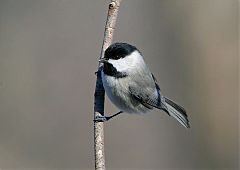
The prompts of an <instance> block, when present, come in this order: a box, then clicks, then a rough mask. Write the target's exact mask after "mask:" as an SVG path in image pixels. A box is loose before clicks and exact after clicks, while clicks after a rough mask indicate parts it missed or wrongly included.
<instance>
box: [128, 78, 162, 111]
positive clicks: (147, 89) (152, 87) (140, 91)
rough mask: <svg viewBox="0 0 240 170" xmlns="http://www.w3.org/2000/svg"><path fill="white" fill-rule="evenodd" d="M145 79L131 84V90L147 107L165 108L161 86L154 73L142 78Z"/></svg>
mask: <svg viewBox="0 0 240 170" xmlns="http://www.w3.org/2000/svg"><path fill="white" fill-rule="evenodd" d="M142 79H143V80H144V81H138V82H139V83H138V84H134V85H130V86H129V92H130V94H131V95H132V96H133V98H135V99H136V100H138V101H139V102H140V103H141V104H142V105H144V106H145V107H147V108H151V107H155V108H158V109H164V108H163V107H162V102H161V100H162V99H163V98H162V96H161V93H160V88H159V86H158V84H157V83H156V79H155V78H154V76H153V75H150V76H146V77H143V78H142Z"/></svg>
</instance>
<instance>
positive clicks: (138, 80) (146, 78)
mask: <svg viewBox="0 0 240 170" xmlns="http://www.w3.org/2000/svg"><path fill="white" fill-rule="evenodd" d="M99 62H102V63H104V64H103V68H102V70H101V76H102V82H103V86H104V89H105V91H106V94H107V96H108V97H109V99H110V100H111V101H112V103H113V104H114V105H115V106H117V107H118V108H119V109H120V110H121V111H120V112H118V113H116V114H114V115H112V116H98V117H97V118H96V119H95V121H107V120H109V119H111V118H112V117H114V116H116V115H118V114H120V113H123V112H126V113H136V114H143V113H146V112H148V111H150V110H152V109H153V108H157V109H161V110H163V111H165V112H166V113H167V114H168V115H170V116H172V117H174V118H175V119H177V121H178V122H180V123H181V124H182V125H183V126H184V127H186V128H189V127H190V125H189V121H188V116H187V114H186V111H185V110H184V108H182V107H181V106H179V105H178V104H176V103H175V102H173V101H172V100H170V99H168V98H166V97H165V96H163V95H162V94H161V91H160V88H159V86H158V84H157V81H156V79H155V77H154V76H153V74H152V73H151V72H150V70H149V68H148V67H147V65H146V64H145V62H144V60H143V56H142V54H141V52H140V51H139V50H138V49H137V48H136V47H135V46H132V45H130V44H127V43H114V44H112V45H111V46H109V47H108V48H107V50H106V51H105V54H104V58H102V59H100V60H99Z"/></svg>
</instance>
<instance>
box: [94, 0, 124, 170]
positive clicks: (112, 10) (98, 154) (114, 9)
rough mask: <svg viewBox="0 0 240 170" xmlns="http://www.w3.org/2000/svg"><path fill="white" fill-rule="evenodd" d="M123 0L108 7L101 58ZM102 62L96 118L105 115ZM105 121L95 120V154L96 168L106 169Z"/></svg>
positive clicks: (98, 81) (99, 169) (114, 0)
mask: <svg viewBox="0 0 240 170" xmlns="http://www.w3.org/2000/svg"><path fill="white" fill-rule="evenodd" d="M120 2H121V0H111V2H110V4H109V8H108V15H107V21H106V26H105V31H104V38H103V44H102V50H101V55H100V58H102V57H103V55H104V51H105V50H106V49H107V47H108V46H109V45H110V44H111V43H112V37H113V32H114V30H115V25H116V20H117V14H118V9H119V6H120ZM101 66H102V64H101V63H100V64H99V65H98V72H97V80H96V88H95V94H94V119H95V118H96V116H100V115H104V96H105V91H104V88H103V85H102V80H101V73H100V69H101ZM103 127H104V126H103V122H94V156H95V169H96V170H105V156H104V128H103Z"/></svg>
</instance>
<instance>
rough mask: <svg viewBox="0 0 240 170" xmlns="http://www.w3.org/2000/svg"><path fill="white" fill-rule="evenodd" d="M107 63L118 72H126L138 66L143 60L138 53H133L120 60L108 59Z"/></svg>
mask: <svg viewBox="0 0 240 170" xmlns="http://www.w3.org/2000/svg"><path fill="white" fill-rule="evenodd" d="M108 62H109V63H111V64H112V65H113V66H114V67H115V68H116V69H117V71H119V72H126V71H130V70H131V69H134V68H135V67H137V66H138V65H139V64H142V62H143V59H142V56H141V55H140V53H139V52H138V51H134V52H133V53H131V54H130V55H128V56H126V57H124V58H120V59H118V60H113V59H109V60H108Z"/></svg>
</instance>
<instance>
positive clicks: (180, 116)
mask: <svg viewBox="0 0 240 170" xmlns="http://www.w3.org/2000/svg"><path fill="white" fill-rule="evenodd" d="M164 100H165V102H164V105H165V107H166V108H164V110H165V111H166V112H167V113H168V114H169V115H170V116H172V117H174V118H175V119H177V121H178V122H179V123H181V124H182V125H183V126H184V127H185V128H190V125H189V120H188V116H187V114H186V111H185V109H184V108H182V107H181V106H179V105H178V104H176V103H175V102H173V101H172V100H170V99H168V98H166V97H164Z"/></svg>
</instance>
